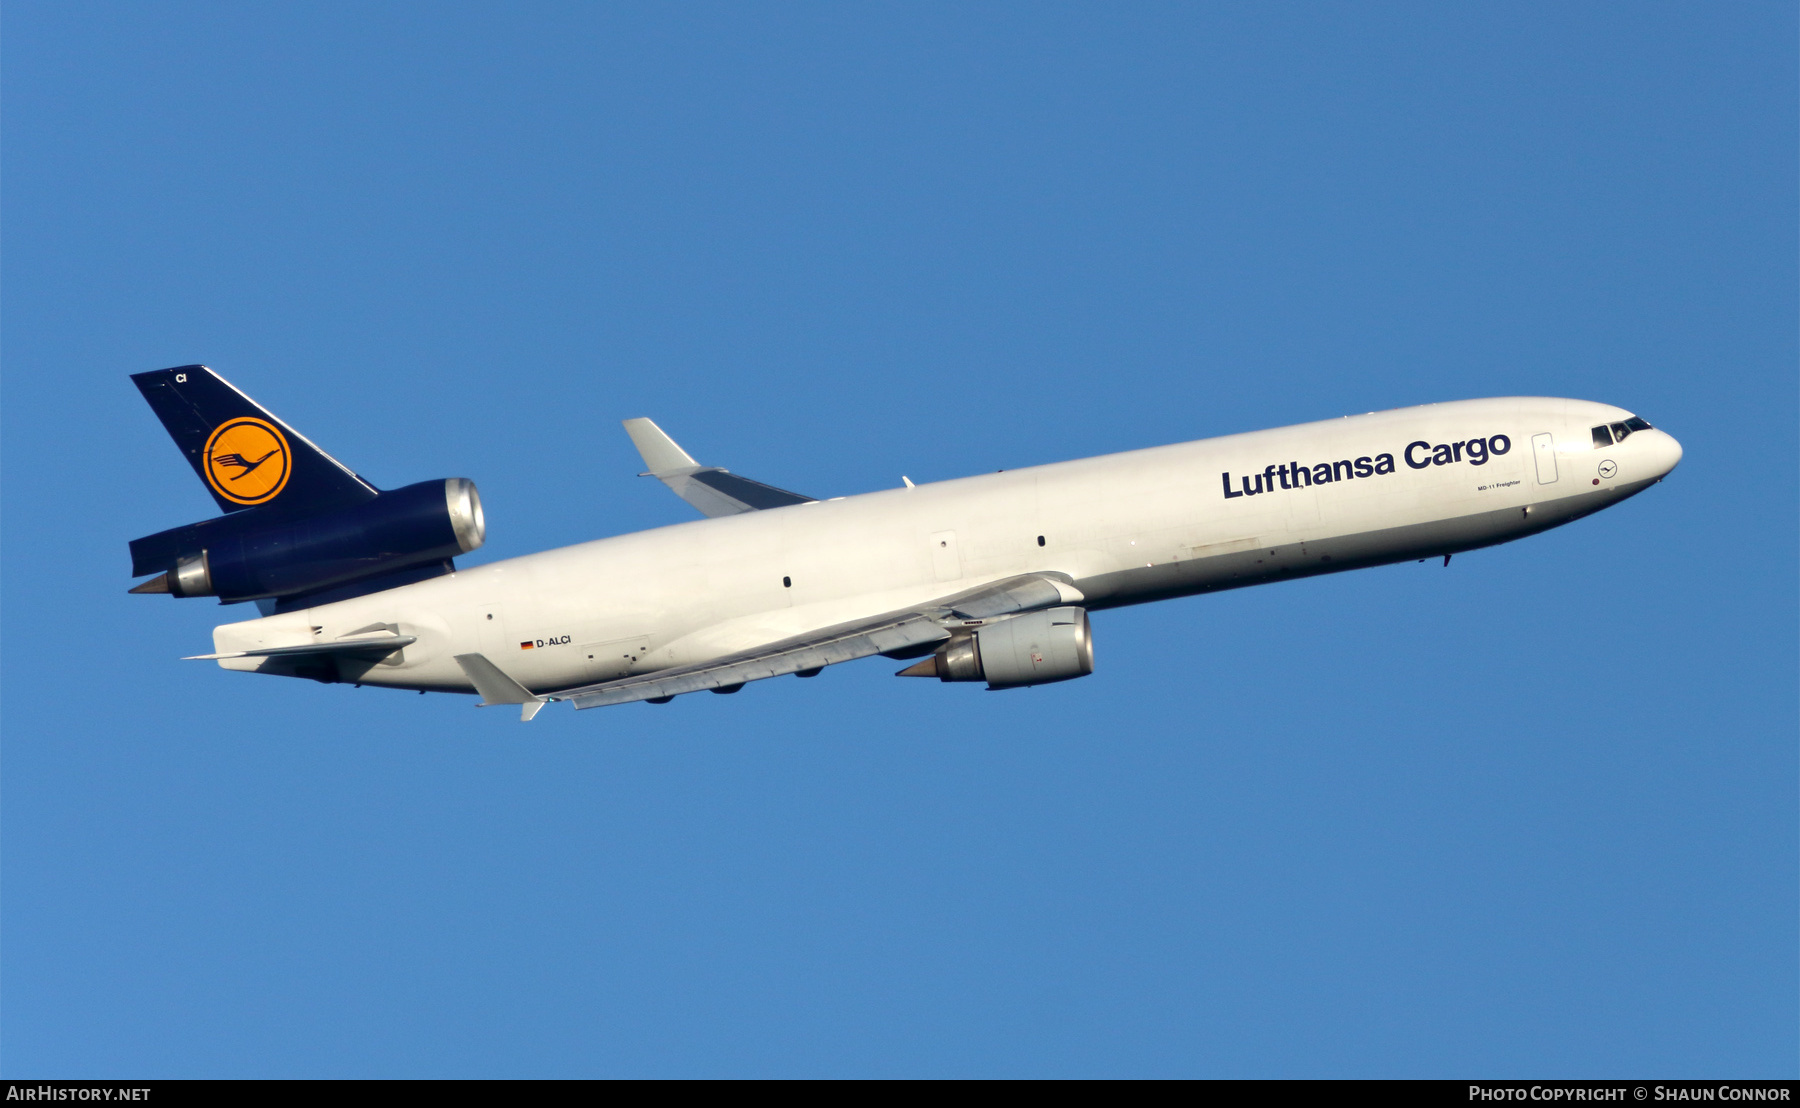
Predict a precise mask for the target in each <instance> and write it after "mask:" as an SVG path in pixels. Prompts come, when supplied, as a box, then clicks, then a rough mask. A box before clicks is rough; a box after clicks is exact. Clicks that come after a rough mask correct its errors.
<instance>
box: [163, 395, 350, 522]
mask: <svg viewBox="0 0 1800 1108" xmlns="http://www.w3.org/2000/svg"><path fill="white" fill-rule="evenodd" d="M131 380H132V381H133V383H135V384H136V385H137V387H138V391H139V392H141V393H143V394H144V399H145V400H147V401H149V402H150V407H151V409H152V410H153V411H155V412H156V417H157V418H158V419H160V420H162V424H163V427H165V428H167V430H168V432H169V437H170V438H172V439H174V440H175V445H176V446H177V447H180V449H181V453H182V456H184V457H185V458H187V460H188V464H189V465H191V466H193V467H194V472H195V473H196V474H198V475H199V477H200V480H201V481H202V482H203V483H204V484H205V485H206V490H207V491H208V492H210V493H212V497H213V499H214V500H216V501H217V502H218V504H219V508H220V510H222V511H226V512H239V511H243V510H244V509H245V508H257V507H261V506H262V505H264V504H269V505H274V506H276V510H277V511H279V512H282V513H283V514H285V513H286V512H288V511H299V512H312V511H317V510H320V509H328V508H343V507H348V506H350V505H353V504H360V503H362V502H363V501H365V500H370V499H373V498H374V497H375V495H376V490H375V489H374V488H373V487H372V486H370V485H369V483H368V482H366V481H364V480H363V479H362V478H360V477H358V476H357V475H356V474H354V473H352V472H350V470H348V469H346V468H345V467H344V466H343V465H342V464H340V463H339V462H338V460H337V459H336V458H333V457H332V456H331V455H329V454H327V453H325V452H324V451H323V450H320V449H319V448H318V447H316V446H314V445H313V444H312V443H311V442H309V441H307V439H306V437H305V436H303V435H301V434H300V433H299V432H298V431H296V430H294V429H293V428H292V427H289V426H288V425H287V424H285V423H283V422H282V421H281V420H279V419H277V418H276V417H275V416H274V415H273V414H272V413H270V412H269V411H268V410H267V409H265V408H263V407H262V406H261V405H259V404H258V403H256V401H254V400H252V399H250V398H249V397H248V396H245V395H244V394H243V393H241V392H239V391H238V390H237V389H235V388H232V387H231V385H230V383H229V382H227V381H226V380H225V379H224V378H223V377H220V376H219V375H218V374H216V373H214V372H213V371H212V370H210V369H207V368H206V367H205V366H203V365H186V366H177V367H176V368H174V369H159V370H157V371H155V372H154V373H134V374H132V375H131Z"/></svg>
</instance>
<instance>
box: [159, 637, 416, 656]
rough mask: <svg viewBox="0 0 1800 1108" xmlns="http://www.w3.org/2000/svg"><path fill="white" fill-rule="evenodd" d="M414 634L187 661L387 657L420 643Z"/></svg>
mask: <svg viewBox="0 0 1800 1108" xmlns="http://www.w3.org/2000/svg"><path fill="white" fill-rule="evenodd" d="M418 641H419V640H418V637H417V636H415V635H379V636H375V637H372V638H366V639H333V640H332V641H331V642H310V643H302V644H300V645H299V646H265V647H261V648H259V649H256V650H227V651H225V652H224V653H223V654H192V655H189V656H188V657H186V658H183V659H182V661H184V662H214V661H218V660H219V659H221V658H299V657H305V656H307V655H320V654H349V655H364V656H380V657H385V656H387V655H389V654H392V653H393V652H394V651H396V650H399V649H401V648H403V647H408V646H411V645H412V644H413V643H416V642H418Z"/></svg>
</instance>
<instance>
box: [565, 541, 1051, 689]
mask: <svg viewBox="0 0 1800 1108" xmlns="http://www.w3.org/2000/svg"><path fill="white" fill-rule="evenodd" d="M1082 599H1083V597H1082V595H1081V593H1080V592H1079V591H1078V590H1077V589H1076V588H1075V587H1074V586H1073V585H1071V584H1070V583H1069V580H1068V578H1066V577H1064V576H1063V575H1061V574H1044V573H1027V574H1022V575H1020V576H1018V577H1008V578H1006V579H1005V580H1001V581H993V582H990V583H988V584H985V585H981V586H978V587H976V588H973V589H968V590H966V591H964V592H960V593H956V594H954V595H952V596H949V597H945V598H943V599H941V600H934V601H932V602H930V603H927V604H921V605H919V606H918V607H916V608H911V609H908V610H905V611H899V612H888V613H886V614H884V615H880V616H875V617H872V618H870V619H866V620H859V621H856V622H853V623H842V624H838V625H836V626H833V627H826V628H823V629H821V630H818V631H812V632H808V633H806V634H804V635H797V636H795V637H793V638H789V639H783V640H781V641H779V642H773V643H769V644H768V645H766V646H759V647H756V648H755V649H752V650H745V651H740V652H739V653H737V654H732V655H728V656H726V657H723V658H717V659H714V660H713V661H710V662H700V663H696V664H694V665H690V666H679V667H676V668H674V669H665V670H661V671H658V672H656V673H646V674H640V675H638V676H634V677H622V678H619V679H617V680H613V681H603V682H601V683H599V684H595V685H584V686H581V687H578V688H572V689H563V690H561V691H559V692H555V693H550V694H548V695H549V696H550V697H551V699H554V700H570V701H573V702H574V703H575V706H576V707H577V708H600V707H604V706H606V705H609V704H629V703H631V702H632V701H637V700H660V699H662V698H664V697H670V696H679V695H680V694H682V693H690V692H699V691H700V690H702V689H725V688H730V687H732V686H736V685H742V684H744V683H745V682H748V681H761V680H763V679H764V678H768V677H780V676H783V675H784V674H789V673H799V672H801V671H802V670H817V669H820V668H822V667H824V666H829V665H836V664H837V663H839V662H849V661H854V660H855V659H857V658H867V657H870V656H871V655H875V654H896V653H900V652H903V651H908V650H912V649H913V648H916V647H920V646H932V645H936V644H937V643H941V642H943V641H945V640H946V639H948V638H950V636H951V634H952V631H951V628H953V627H958V626H961V625H963V624H965V623H967V622H970V621H979V620H983V619H991V618H993V617H995V616H1003V615H1012V614H1015V613H1018V612H1026V611H1031V610H1033V609H1036V608H1052V607H1056V606H1057V605H1060V604H1078V603H1080V602H1081V601H1082Z"/></svg>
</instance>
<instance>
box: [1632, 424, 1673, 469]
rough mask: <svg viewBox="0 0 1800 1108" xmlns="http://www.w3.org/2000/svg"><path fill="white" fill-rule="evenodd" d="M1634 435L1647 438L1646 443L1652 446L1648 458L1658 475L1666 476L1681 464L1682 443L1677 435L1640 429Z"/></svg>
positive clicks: (1651, 467)
mask: <svg viewBox="0 0 1800 1108" xmlns="http://www.w3.org/2000/svg"><path fill="white" fill-rule="evenodd" d="M1633 437H1634V438H1637V437H1642V438H1644V439H1645V440H1646V442H1645V444H1644V445H1646V446H1648V447H1649V448H1650V449H1649V458H1648V461H1649V462H1650V470H1651V472H1653V473H1655V474H1656V475H1657V476H1658V477H1661V476H1664V475H1665V474H1667V473H1668V472H1669V471H1670V470H1672V469H1674V468H1675V467H1676V466H1678V465H1680V464H1681V444H1680V443H1678V442H1676V441H1675V436H1674V435H1671V434H1669V433H1668V432H1667V431H1651V432H1649V433H1648V434H1646V433H1645V432H1642V431H1640V432H1638V434H1637V435H1634V436H1633Z"/></svg>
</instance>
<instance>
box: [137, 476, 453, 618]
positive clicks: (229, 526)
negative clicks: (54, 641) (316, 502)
mask: <svg viewBox="0 0 1800 1108" xmlns="http://www.w3.org/2000/svg"><path fill="white" fill-rule="evenodd" d="M264 512H265V509H261V508H251V509H249V510H247V511H241V512H233V513H232V514H230V515H226V516H219V517H217V518H215V519H208V520H203V521H201V522H199V523H192V524H189V525H188V526H186V527H177V528H174V529H173V530H169V531H163V532H161V533H159V534H155V535H150V536H147V537H145V538H141V539H138V540H136V541H135V542H133V543H132V544H131V572H132V576H134V577H138V576H143V575H144V574H148V573H159V574H160V576H158V577H156V578H154V579H152V580H150V581H146V582H144V583H143V584H141V585H139V586H138V587H136V588H134V589H132V590H131V591H132V592H166V593H169V594H171V595H173V596H180V597H188V596H216V597H218V598H219V600H220V601H221V602H223V603H226V604H232V603H236V602H239V601H244V600H265V599H270V598H274V599H276V600H278V601H280V602H282V603H281V605H280V606H281V607H283V608H287V607H293V606H297V605H295V604H294V603H293V602H294V601H296V600H306V601H309V602H311V603H319V602H323V601H324V600H326V599H343V598H344V596H348V595H354V594H355V592H369V591H375V590H374V589H370V588H366V587H365V588H361V589H355V590H354V591H352V588H353V587H354V586H358V585H363V586H366V585H370V584H374V585H376V586H377V587H378V588H393V587H396V586H398V585H402V584H410V583H412V582H414V581H422V580H425V579H427V578H430V577H436V576H439V575H441V574H444V573H449V572H451V571H452V570H453V569H454V568H455V567H454V565H453V564H452V563H451V561H450V559H452V558H454V557H455V556H456V555H458V554H466V553H468V552H469V551H471V550H474V549H476V548H477V547H479V546H480V545H481V544H482V542H483V541H484V540H485V539H486V537H487V523H486V520H485V519H484V518H483V516H482V512H481V496H480V494H479V493H477V492H476V491H475V483H474V482H473V481H470V480H468V479H467V478H464V477H451V478H449V479H447V480H439V481H421V482H420V483H418V484H416V485H407V486H406V487H404V488H399V489H392V490H389V491H386V492H382V493H379V494H377V495H376V496H375V497H373V498H371V499H369V500H364V501H362V502H361V503H359V504H355V505H352V506H350V507H346V508H338V509H335V510H327V511H323V512H313V513H307V514H304V515H299V516H296V515H294V514H293V513H292V512H279V513H278V514H266V515H265V514H264ZM327 592H330V593H332V594H333V595H331V596H329V597H327V596H325V595H323V594H325V593H327ZM338 594H341V595H338Z"/></svg>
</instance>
